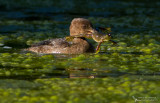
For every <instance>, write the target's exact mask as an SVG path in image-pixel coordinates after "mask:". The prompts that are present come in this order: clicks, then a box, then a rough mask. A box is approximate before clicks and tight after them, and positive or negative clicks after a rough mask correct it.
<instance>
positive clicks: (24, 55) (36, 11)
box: [0, 0, 160, 103]
mask: <svg viewBox="0 0 160 103" xmlns="http://www.w3.org/2000/svg"><path fill="white" fill-rule="evenodd" d="M0 1H1V4H0V101H1V103H12V102H13V103H14V102H16V103H17V102H23V103H28V102H29V103H36V102H38V103H53V102H54V103H64V102H66V103H85V102H86V103H135V102H136V101H137V102H138V100H139V101H141V102H148V103H149V102H155V103H156V102H157V103H158V102H159V98H160V93H159V90H160V82H159V81H160V79H159V78H160V35H159V34H160V29H159V27H160V21H159V18H160V17H159V15H158V14H159V11H160V9H159V8H158V7H159V6H160V3H159V1H158V0H156V1H155V2H149V1H148V2H144V1H145V0H135V1H134V2H133V1H128V0H119V1H117V0H107V1H106V0H101V2H100V1H99V0H93V1H90V2H89V3H85V2H84V1H85V0H84V1H77V0H71V1H70V2H67V3H66V2H64V1H63V0H58V1H57V0H54V2H53V1H50V0H45V1H43V0H35V1H33V0H27V1H21V0H13V1H11V0H5V1H4V0H3V1H2V0H0ZM15 1H16V2H15ZM81 5H83V6H81ZM62 6H63V7H62ZM77 12H78V14H77ZM73 17H85V18H88V19H89V20H90V21H92V23H93V25H95V26H96V27H111V28H112V33H111V35H112V36H113V40H115V41H117V42H118V45H112V44H111V43H107V42H104V43H103V44H102V45H101V46H100V48H101V51H100V52H99V53H98V54H93V53H88V54H87V53H86V54H80V55H63V54H60V55H59V54H35V53H31V52H24V51H23V50H22V49H24V48H27V47H28V46H30V45H31V44H33V43H36V42H39V41H41V40H45V39H50V38H61V37H66V36H68V35H69V31H68V27H69V25H70V21H71V20H72V19H73ZM108 31H109V30H108ZM90 41H91V43H93V44H94V46H95V47H96V45H98V43H96V42H95V41H94V40H90ZM68 78H72V79H68ZM73 78H76V79H73ZM81 78H83V79H81ZM84 78H85V79H84ZM89 78H94V79H89ZM141 98H146V99H143V100H142V99H141ZM148 98H152V99H151V100H150V99H148Z"/></svg>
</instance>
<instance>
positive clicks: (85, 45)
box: [25, 18, 95, 54]
mask: <svg viewBox="0 0 160 103" xmlns="http://www.w3.org/2000/svg"><path fill="white" fill-rule="evenodd" d="M94 31H95V30H94V29H93V26H92V24H91V22H90V21H89V20H87V19H84V18H75V19H73V20H72V22H71V25H70V36H74V35H79V34H90V33H93V32H94ZM25 50H28V51H32V52H36V53H61V54H80V53H87V52H94V47H93V46H92V45H91V44H90V43H89V42H88V41H87V40H86V39H85V38H84V37H81V38H74V39H73V40H72V41H66V39H65V38H57V39H49V40H44V41H41V42H39V43H36V44H33V45H32V46H31V47H29V48H27V49H25Z"/></svg>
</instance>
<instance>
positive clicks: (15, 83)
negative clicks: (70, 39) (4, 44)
mask: <svg viewBox="0 0 160 103" xmlns="http://www.w3.org/2000/svg"><path fill="white" fill-rule="evenodd" d="M0 82H1V86H0V88H1V89H0V91H1V92H0V94H1V97H0V99H1V102H2V103H5V102H15V101H16V102H29V103H35V102H39V103H46V102H47V103H53V102H54V103H64V102H66V103H72V102H74V103H75V102H76V103H82V102H83V103H84V102H89V103H97V102H101V103H103V102H104V103H106V102H112V103H114V102H117V100H118V102H120V103H122V102H124V103H134V102H135V99H134V98H138V97H145V98H147V97H148V98H149V97H153V98H154V99H153V100H152V101H154V102H157V101H158V98H159V93H158V92H157V91H158V90H159V86H160V84H159V82H158V81H157V82H156V81H154V82H153V81H146V80H140V79H132V78H128V77H125V76H124V77H123V76H122V77H120V78H111V77H108V78H103V79H60V78H50V79H36V80H34V81H24V80H0ZM113 82H114V84H113ZM24 84H25V85H24ZM144 87H146V88H144ZM157 87H158V88H157ZM6 98H10V99H9V100H7V101H6Z"/></svg>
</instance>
